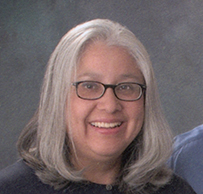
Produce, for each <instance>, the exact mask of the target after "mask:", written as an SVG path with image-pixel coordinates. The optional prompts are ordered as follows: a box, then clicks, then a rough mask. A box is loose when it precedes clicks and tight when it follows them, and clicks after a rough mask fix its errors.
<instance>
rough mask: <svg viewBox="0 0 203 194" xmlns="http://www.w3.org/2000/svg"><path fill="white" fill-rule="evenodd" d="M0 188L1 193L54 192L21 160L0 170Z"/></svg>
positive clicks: (33, 193)
mask: <svg viewBox="0 0 203 194" xmlns="http://www.w3.org/2000/svg"><path fill="white" fill-rule="evenodd" d="M0 190H1V193H2V194H16V193H21V194H28V193H32V194H35V193H36V194H37V193H48V192H49V193H50V192H51V193H55V191H54V190H53V189H52V188H51V187H50V186H48V185H46V184H43V183H42V182H41V181H40V180H39V179H38V177H37V176H36V175H35V172H34V170H32V169H31V168H30V167H29V166H28V165H26V163H25V162H24V161H23V160H20V161H18V162H16V163H14V164H12V165H11V166H8V167H7V168H5V169H3V170H1V171H0Z"/></svg>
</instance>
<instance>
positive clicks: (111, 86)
mask: <svg viewBox="0 0 203 194" xmlns="http://www.w3.org/2000/svg"><path fill="white" fill-rule="evenodd" d="M84 82H94V83H98V84H101V85H103V86H104V91H103V93H102V94H101V95H100V96H99V97H97V98H92V99H89V98H84V97H82V96H80V95H79V94H78V85H79V84H81V83H84ZM122 84H137V85H138V86H140V87H141V91H142V92H141V93H140V96H139V97H138V98H137V99H135V100H123V99H121V98H119V97H118V96H117V94H116V92H115V88H116V87H118V86H119V85H122ZM72 85H73V86H75V87H76V94H77V96H78V97H79V98H81V99H83V100H97V99H100V98H101V97H102V96H104V94H105V92H106V90H107V89H108V88H111V89H112V90H113V93H114V95H115V96H116V98H117V99H119V100H122V101H128V102H130V101H136V100H139V99H140V98H141V97H142V95H144V94H145V91H146V88H147V87H146V85H144V84H140V83H136V82H122V83H119V84H116V85H114V84H103V83H101V82H98V81H78V82H73V83H72Z"/></svg>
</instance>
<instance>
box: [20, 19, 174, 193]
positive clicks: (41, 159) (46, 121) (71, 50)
mask: <svg viewBox="0 0 203 194" xmlns="http://www.w3.org/2000/svg"><path fill="white" fill-rule="evenodd" d="M95 41H103V42H104V43H106V44H107V45H114V46H119V47H123V48H125V49H126V50H127V51H128V52H129V54H131V55H132V56H133V58H134V59H135V61H136V63H137V65H138V67H139V68H140V70H141V72H142V74H143V77H144V79H145V84H146V86H147V90H146V93H145V117H144V123H143V127H142V130H141V132H140V134H139V135H138V136H137V137H136V138H135V140H134V141H133V142H132V143H131V144H130V145H129V146H128V148H127V149H126V150H125V151H124V153H123V161H122V169H121V172H120V175H119V178H118V180H119V185H120V187H121V189H124V188H125V189H127V190H133V189H136V191H138V190H139V191H142V192H143V191H147V190H148V189H149V188H159V187H160V186H163V185H164V184H166V183H167V182H168V181H169V180H170V177H171V172H170V170H169V169H168V168H167V167H166V165H165V164H166V161H167V159H168V157H169V156H170V153H171V147H172V146H171V144H172V140H171V139H172V138H171V131H170V129H169V126H168V124H167V122H166V120H165V118H164V116H163V113H162V110H161V107H160V101H159V95H158V91H157V85H156V80H155V77H154V73H153V69H152V65H151V62H150V59H149V55H148V53H147V51H146V50H145V48H144V46H143V45H142V43H140V41H139V40H138V39H137V38H136V37H135V35H134V34H133V33H132V32H131V31H130V30H128V29H127V28H126V27H124V26H122V25H120V24H119V23H116V22H113V21H110V20H107V19H95V20H92V21H88V22H85V23H83V24H80V25H78V26H76V27H75V28H73V29H71V30H70V31H69V32H68V33H67V34H65V35H64V36H63V37H62V39H61V40H60V42H59V44H58V45H57V46H56V48H55V50H54V52H53V53H52V55H51V57H50V59H49V62H48V64H47V69H46V72H45V76H44V81H43V85H42V88H41V96H40V103H39V107H38V109H37V111H36V113H35V115H34V116H33V118H32V119H31V121H30V122H29V123H28V125H27V126H26V127H25V129H24V130H23V131H22V133H21V135H20V137H19V140H18V143H17V145H18V150H19V153H20V156H21V157H22V158H24V160H25V161H26V162H27V163H28V164H29V165H30V166H31V167H32V168H33V169H34V170H35V172H36V174H37V176H38V177H39V178H40V179H41V180H42V182H44V183H46V184H49V185H51V186H54V188H55V189H59V188H63V187H65V186H66V185H67V184H68V182H70V181H76V182H77V181H82V180H84V179H83V177H82V172H78V171H76V170H75V169H74V167H73V166H72V164H71V162H70V158H71V152H70V145H71V137H69V136H68V135H67V132H66V131H67V130H66V128H67V126H66V122H65V117H66V115H65V112H66V111H65V109H66V107H67V106H68V107H69V106H70V105H69V103H70V101H69V97H70V96H69V94H70V87H71V80H72V78H73V76H74V74H75V71H76V66H77V64H78V60H79V58H80V57H81V55H82V53H83V52H84V50H85V48H86V46H87V45H88V44H91V43H93V42H95ZM67 103H68V104H67ZM68 127H71V126H68Z"/></svg>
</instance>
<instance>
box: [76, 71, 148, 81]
mask: <svg viewBox="0 0 203 194" xmlns="http://www.w3.org/2000/svg"><path fill="white" fill-rule="evenodd" d="M102 76H103V75H100V74H98V73H90V72H88V73H83V74H81V75H79V76H78V77H77V78H78V79H80V78H83V77H88V78H91V79H100V78H102ZM118 79H134V80H136V81H142V80H143V79H144V78H143V77H140V76H136V75H134V74H130V73H129V74H121V75H119V77H118Z"/></svg>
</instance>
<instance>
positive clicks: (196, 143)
mask: <svg viewBox="0 0 203 194" xmlns="http://www.w3.org/2000/svg"><path fill="white" fill-rule="evenodd" d="M169 162H170V166H171V168H172V169H173V170H174V171H175V173H177V174H178V175H179V176H181V177H182V178H183V179H185V180H186V181H187V182H188V183H189V184H190V185H191V186H192V187H193V189H194V190H195V191H196V192H197V193H198V194H202V193H203V125H200V126H198V127H196V128H194V129H193V130H190V131H188V132H186V133H183V134H180V135H178V136H176V138H175V145H174V152H173V154H172V157H171V159H170V161H169Z"/></svg>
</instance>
